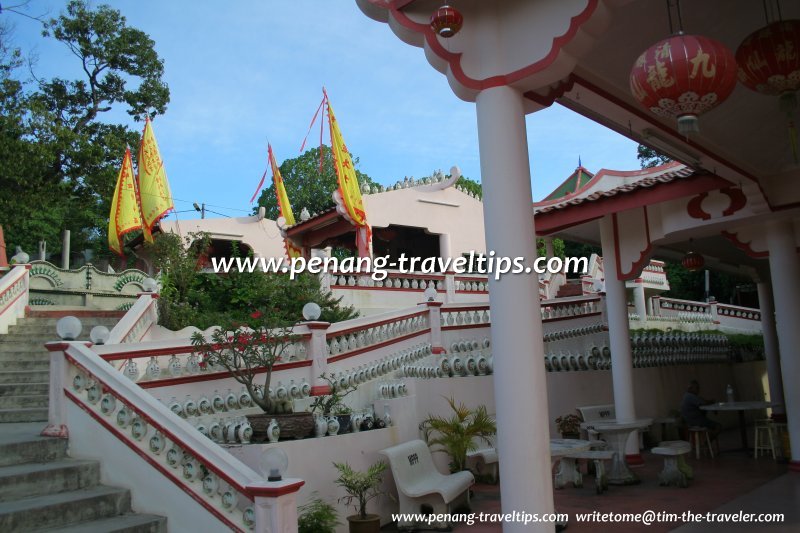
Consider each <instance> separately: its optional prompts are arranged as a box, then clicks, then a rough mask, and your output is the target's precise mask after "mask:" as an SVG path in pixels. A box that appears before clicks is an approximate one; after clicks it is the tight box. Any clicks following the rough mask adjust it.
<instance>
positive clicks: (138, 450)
mask: <svg viewBox="0 0 800 533" xmlns="http://www.w3.org/2000/svg"><path fill="white" fill-rule="evenodd" d="M112 392H113V391H112ZM64 394H65V395H66V396H67V398H69V399H70V400H71V401H72V403H74V404H75V405H77V406H78V407H79V408H80V409H82V410H83V411H84V412H85V413H87V414H88V415H89V416H90V417H92V418H94V420H95V421H96V422H98V423H99V424H100V425H101V426H103V427H104V428H105V429H106V431H108V432H109V433H111V434H112V435H114V436H115V437H117V439H119V440H120V441H121V442H122V443H123V444H125V445H126V446H128V448H130V449H131V450H132V451H133V452H134V453H136V455H138V456H139V457H141V458H142V459H144V461H145V462H147V463H148V464H149V465H150V466H152V467H153V468H155V469H156V470H158V471H159V472H160V473H161V475H162V476H164V477H166V478H167V479H169V480H170V481H172V482H173V483H174V484H175V485H176V486H177V487H178V488H180V489H181V490H183V492H185V493H186V494H187V495H188V496H189V497H190V498H192V499H193V500H194V501H196V502H197V503H199V504H200V506H201V507H203V508H204V509H205V510H206V511H208V512H209V513H211V514H212V515H214V516H215V517H216V518H217V520H219V521H220V522H222V523H223V524H225V525H226V526H228V527H229V528H231V530H232V531H240V532H242V533H244V530H243V529H241V528H239V527H238V526H237V525H236V524H234V523H233V522H231V521H230V520H228V518H227V517H226V516H225V515H223V514H222V513H221V512H220V511H219V510H217V509H216V508H214V507H212V506H211V505H210V504H209V503H208V502H207V501H205V500H204V499H203V498H201V497H200V496H199V495H198V494H196V493H195V492H194V491H193V490H190V489H189V488H188V487H187V486H185V485H184V484H183V483H181V482H180V481H178V479H177V478H176V476H175V475H173V472H171V471H169V470H168V469H167V468H166V467H165V466H164V465H162V464H161V463H159V462H157V461H156V460H155V459H153V458H152V457H150V456H149V455H148V454H146V453H145V452H144V450H142V449H141V448H139V447H138V446H136V445H135V444H133V443H132V442H131V441H129V440H128V439H126V438H123V437H122V435H121V433H120V432H119V431H118V430H117V428H115V427H114V426H112V425H111V424H110V423H109V422H108V421H106V420H104V419H103V418H102V417H101V416H100V415H99V414H97V413H96V412H94V410H92V409H90V408H89V407H87V406H86V405H84V403H83V402H82V401H80V400H79V399H78V398H77V397H76V396H75V395H73V394H72V392H70V391H69V390H66V389H64ZM140 414H141V413H140ZM154 427H155V426H154ZM159 430H160V429H159ZM182 447H183V448H184V449H187V450H191V448H187V447H185V446H182ZM237 489H238V487H237ZM241 492H242V493H243V494H245V495H247V492H245V491H241Z"/></svg>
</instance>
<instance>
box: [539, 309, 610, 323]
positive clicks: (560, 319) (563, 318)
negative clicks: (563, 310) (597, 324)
mask: <svg viewBox="0 0 800 533" xmlns="http://www.w3.org/2000/svg"><path fill="white" fill-rule="evenodd" d="M602 314H603V313H601V312H600V311H598V312H596V313H587V314H585V315H571V316H560V317H555V318H545V319H542V323H544V322H560V321H562V320H570V319H572V318H584V317H589V316H600V315H602Z"/></svg>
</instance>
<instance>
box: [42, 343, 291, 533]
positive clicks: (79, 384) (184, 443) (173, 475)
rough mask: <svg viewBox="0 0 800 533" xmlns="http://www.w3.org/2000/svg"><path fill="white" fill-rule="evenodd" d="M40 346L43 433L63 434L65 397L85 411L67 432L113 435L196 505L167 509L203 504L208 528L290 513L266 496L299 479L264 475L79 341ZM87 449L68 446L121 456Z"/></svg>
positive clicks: (245, 525)
mask: <svg viewBox="0 0 800 533" xmlns="http://www.w3.org/2000/svg"><path fill="white" fill-rule="evenodd" d="M48 349H49V350H50V351H51V367H50V374H51V383H50V412H49V425H48V427H47V428H46V429H45V431H44V434H45V435H51V436H62V437H63V436H66V428H67V424H68V420H67V416H68V410H67V404H66V402H67V401H69V402H71V403H72V404H74V405H76V406H77V407H78V408H80V409H81V410H82V411H83V412H85V413H86V414H87V415H88V417H89V418H88V420H89V421H88V422H86V423H85V425H82V424H83V422H81V421H78V420H71V421H69V427H70V430H71V431H73V432H74V431H83V432H97V431H98V430H99V431H101V432H104V433H107V434H110V435H113V436H114V437H115V438H116V439H117V440H119V441H120V442H122V443H123V444H124V445H125V446H126V447H127V448H129V449H130V450H131V451H132V452H134V453H135V454H136V455H138V456H139V457H141V458H142V459H144V461H145V462H146V463H147V465H148V466H149V468H150V469H151V470H152V474H153V476H156V477H157V478H158V479H159V480H164V481H166V480H169V481H170V482H171V483H172V484H174V485H175V486H176V487H178V488H179V489H180V490H181V491H183V492H185V493H186V494H188V495H189V497H190V498H191V500H193V501H194V502H195V503H196V504H197V506H198V509H197V510H196V511H193V510H192V509H186V508H180V509H177V510H174V513H178V514H180V515H184V516H189V515H191V514H193V513H196V512H197V511H202V510H204V511H206V512H207V513H208V515H209V516H210V517H211V519H213V520H216V521H218V522H219V526H216V527H214V526H209V527H211V529H215V528H216V529H222V528H225V529H226V530H232V531H246V530H250V529H255V530H256V531H260V532H264V531H272V530H273V529H272V528H273V527H274V524H273V523H272V521H273V520H274V516H271V514H270V513H273V514H274V513H276V512H278V513H279V512H289V513H290V514H292V513H293V512H294V511H293V509H288V508H285V509H283V510H281V509H280V508H278V507H280V506H275V503H274V501H272V502H267V500H268V499H274V498H276V497H279V496H282V495H286V494H287V493H294V492H296V491H297V490H298V489H299V488H300V486H302V484H303V481H302V480H298V479H287V480H283V481H280V482H273V483H270V482H266V481H264V480H263V479H262V477H261V476H260V475H259V474H257V473H256V472H255V471H253V470H252V469H250V468H249V467H247V466H246V465H245V464H243V463H241V462H240V461H239V460H237V459H235V458H234V457H233V456H231V455H230V454H229V453H227V452H226V451H225V450H223V449H222V448H220V447H219V446H218V445H216V444H214V443H213V442H211V441H210V440H209V439H208V438H206V437H205V436H203V435H202V434H201V433H200V432H198V431H196V429H195V428H194V427H192V426H191V425H190V424H189V423H187V422H186V421H185V420H183V419H181V418H180V417H179V416H177V415H176V414H175V413H173V412H172V411H170V409H168V408H167V407H166V406H164V405H162V404H161V403H160V402H158V401H157V400H155V399H154V398H153V397H152V396H150V395H149V394H147V393H146V392H145V391H144V390H142V389H141V388H140V387H138V386H137V385H136V384H134V383H132V382H131V381H129V380H127V379H125V378H124V377H123V376H122V375H121V374H120V373H119V372H117V371H116V370H115V369H114V368H113V367H111V366H110V365H109V364H108V363H106V362H105V361H104V360H103V359H101V358H100V357H99V356H98V354H96V353H95V352H94V351H92V350H91V349H89V348H88V347H86V346H85V345H83V344H82V343H50V344H48ZM90 440H91V439H90ZM75 441H76V442H72V443H71V447H73V449H74V447H75V446H76V443H77V445H78V446H80V442H82V439H75ZM90 448H91V449H86V450H81V449H77V450H75V451H76V452H77V453H79V454H85V455H87V456H97V455H101V460H103V461H107V462H108V463H109V464H117V465H119V464H120V463H121V462H123V463H124V462H125V461H124V459H122V458H120V457H119V456H118V455H115V454H114V452H112V451H111V449H109V448H107V447H103V446H91V447H90ZM153 483H157V484H158V485H159V486H160V488H161V489H162V490H163V489H164V486H170V487H171V485H169V484H165V483H164V482H162V481H153ZM133 488H135V489H138V490H141V491H145V492H146V491H148V490H151V489H152V484H151V485H150V486H142V487H133ZM268 504H269V505H268ZM272 506H275V507H272ZM165 507H167V510H169V509H170V508H171V507H173V506H170V505H169V504H168V503H167V504H166V505H165ZM285 507H286V506H285ZM288 507H292V508H293V506H291V505H290V506H288ZM270 508H272V510H271V511H270ZM161 512H162V513H163V512H164V511H163V510H162V511H161ZM168 519H169V521H170V523H171V524H173V527H176V528H179V527H180V526H179V525H178V523H180V521H181V517H180V516H174V515H173V516H168ZM174 522H175V523H174Z"/></svg>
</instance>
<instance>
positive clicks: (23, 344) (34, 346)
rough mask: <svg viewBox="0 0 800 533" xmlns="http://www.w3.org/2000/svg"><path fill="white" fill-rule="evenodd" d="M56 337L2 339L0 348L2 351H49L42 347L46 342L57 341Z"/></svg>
mask: <svg viewBox="0 0 800 533" xmlns="http://www.w3.org/2000/svg"><path fill="white" fill-rule="evenodd" d="M57 340H58V337H56V336H53V337H42V338H41V339H31V340H29V339H17V338H14V339H3V340H0V350H2V351H3V352H4V353H31V352H33V353H49V352H48V351H47V348H45V347H44V344H45V343H46V342H50V341H57Z"/></svg>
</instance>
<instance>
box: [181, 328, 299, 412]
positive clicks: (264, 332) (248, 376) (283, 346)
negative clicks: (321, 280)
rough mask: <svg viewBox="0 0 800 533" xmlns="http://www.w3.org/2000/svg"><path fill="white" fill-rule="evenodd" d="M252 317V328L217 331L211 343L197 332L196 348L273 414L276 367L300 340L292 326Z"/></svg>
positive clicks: (206, 362) (205, 360) (208, 363)
mask: <svg viewBox="0 0 800 533" xmlns="http://www.w3.org/2000/svg"><path fill="white" fill-rule="evenodd" d="M250 318H251V320H250V321H249V324H248V325H249V326H250V327H249V328H248V329H245V328H242V327H241V326H242V324H237V323H229V324H226V325H225V326H222V327H220V328H217V329H215V330H214V331H213V332H212V333H211V339H210V340H206V338H205V336H204V335H203V334H202V333H200V332H199V331H196V332H194V333H193V334H192V346H194V352H195V353H199V354H200V355H202V356H203V361H204V362H205V364H207V365H209V366H211V367H219V366H221V367H223V368H225V370H227V371H228V372H230V374H231V376H232V377H233V378H234V379H235V380H236V381H238V382H239V383H241V384H242V385H244V386H245V388H246V389H247V392H248V393H249V394H250V397H251V398H252V399H253V402H254V403H255V404H256V405H258V406H259V407H260V408H261V409H262V410H263V411H264V412H265V413H271V412H273V411H274V407H275V405H273V403H274V402H273V401H272V400H271V399H270V397H269V383H270V380H271V378H272V367H273V366H275V363H278V362H281V361H283V360H284V355H285V354H287V350H288V349H289V348H290V347H292V346H293V345H294V343H295V342H297V340H298V337H297V336H296V335H292V329H291V327H287V326H285V325H279V324H278V323H276V321H275V320H274V319H271V318H267V319H266V320H263V319H262V317H261V315H260V314H259V313H254V314H253V316H251V317H250ZM265 370H266V372H264V371H265ZM259 374H261V375H262V376H263V380H264V381H263V384H261V385H258V384H256V382H255V380H256V378H257V377H258V375H259Z"/></svg>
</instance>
